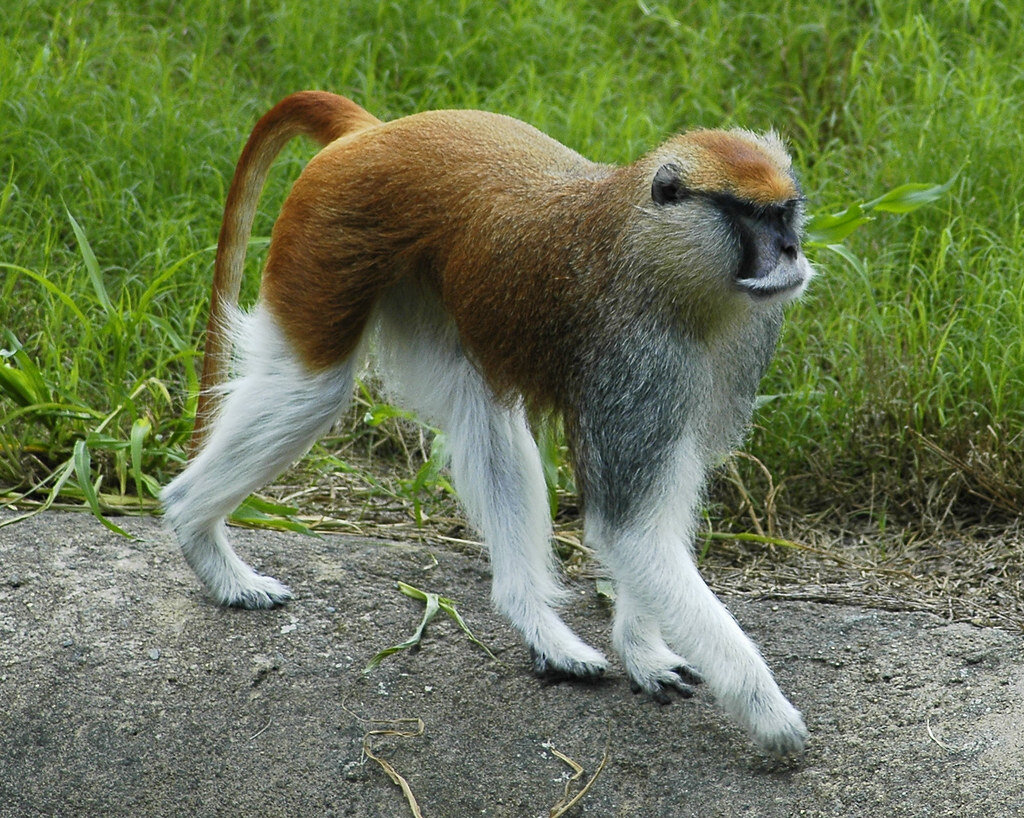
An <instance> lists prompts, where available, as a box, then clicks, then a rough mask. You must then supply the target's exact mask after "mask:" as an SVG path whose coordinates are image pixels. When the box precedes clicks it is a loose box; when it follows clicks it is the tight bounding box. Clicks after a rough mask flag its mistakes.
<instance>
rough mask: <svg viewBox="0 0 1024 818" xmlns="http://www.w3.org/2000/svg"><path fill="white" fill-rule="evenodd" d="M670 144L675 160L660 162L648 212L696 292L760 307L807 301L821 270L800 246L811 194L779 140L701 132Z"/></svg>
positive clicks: (654, 176) (744, 133) (651, 183)
mask: <svg viewBox="0 0 1024 818" xmlns="http://www.w3.org/2000/svg"><path fill="white" fill-rule="evenodd" d="M666 147H669V148H670V149H672V150H673V153H674V154H675V156H672V157H671V158H670V161H664V160H665V159H666V158H669V157H665V156H664V155H663V156H662V157H660V158H659V161H661V162H662V163H661V164H660V165H659V166H658V167H657V169H656V170H655V171H654V173H653V175H652V176H651V177H649V178H650V179H651V181H650V188H649V190H650V203H649V204H648V206H647V207H646V208H644V210H646V211H647V212H648V213H649V214H651V215H654V216H655V221H656V222H658V223H659V224H660V226H661V230H662V231H665V232H664V233H663V240H664V241H666V242H667V244H669V245H671V251H670V252H671V255H672V256H673V257H675V259H677V263H679V264H680V267H679V269H678V272H679V273H683V274H684V275H685V276H686V278H687V279H688V280H689V283H690V284H691V285H692V287H693V289H694V291H695V292H701V293H703V294H705V295H706V296H718V297H717V298H715V299H714V300H715V301H718V300H719V298H721V297H723V296H724V297H726V298H728V294H729V293H731V294H732V295H733V296H734V297H735V296H739V297H741V298H744V299H745V300H748V301H751V302H754V303H776V302H779V301H787V300H790V299H793V298H796V297H797V296H799V295H800V294H801V293H802V292H803V291H804V289H805V288H806V286H807V282H808V281H809V280H810V278H811V276H812V275H813V270H812V268H811V266H810V264H809V263H808V262H807V259H806V258H805V257H804V254H803V251H802V249H801V246H800V240H801V237H802V234H803V222H804V215H803V196H802V195H801V194H800V190H799V187H798V186H797V184H796V181H795V179H794V178H793V176H792V173H791V171H790V161H789V156H788V155H787V154H786V152H785V151H784V150H783V148H782V145H781V143H780V142H779V141H778V139H777V138H776V137H774V136H772V135H769V136H766V137H759V136H756V135H754V134H751V133H749V132H746V131H728V132H723V131H697V132H694V133H691V134H685V135H683V136H682V137H679V138H678V139H677V140H676V141H675V142H674V143H669V145H667V146H666ZM666 228H668V230H666ZM665 249H668V248H665ZM684 267H685V269H684Z"/></svg>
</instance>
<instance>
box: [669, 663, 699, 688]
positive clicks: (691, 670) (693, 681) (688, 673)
mask: <svg viewBox="0 0 1024 818" xmlns="http://www.w3.org/2000/svg"><path fill="white" fill-rule="evenodd" d="M672 672H673V673H674V674H676V676H678V677H679V678H680V679H682V680H683V681H684V682H685V683H686V684H688V685H699V684H700V683H701V682H703V681H704V677H703V676H701V675H700V672H699V671H698V670H697V668H695V667H691V666H690V665H680V666H679V667H674V668H672Z"/></svg>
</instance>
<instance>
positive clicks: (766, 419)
mask: <svg viewBox="0 0 1024 818" xmlns="http://www.w3.org/2000/svg"><path fill="white" fill-rule="evenodd" d="M748 5H749V4H742V3H726V2H712V3H701V4H686V5H685V9H683V8H681V6H680V4H673V3H660V4H659V3H655V2H650V1H649V0H643V1H642V2H638V0H605V2H600V3H592V4H584V3H573V2H568V0H565V1H564V2H559V1H558V0H549V1H547V2H545V1H544V0H537V2H525V0H511V1H510V2H506V3H501V4H480V3H468V2H461V3H460V2H451V3H441V2H437V3H399V2H366V1H365V0H355V1H354V2H337V0H331V2H323V1H322V0H310V2H306V3H302V4H298V3H292V4H283V3H280V2H275V3H269V2H258V0H252V1H251V2H241V3H212V2H210V0H186V1H185V2H175V3H171V2H166V1H165V2H130V3H129V2H127V0H123V2H113V1H112V0H91V1H90V2H86V0H70V2H60V3H58V2H34V1H33V0H28V2H23V3H20V4H14V6H12V8H11V9H9V10H8V11H7V12H6V13H5V14H4V15H3V16H2V17H0V37H2V40H3V42H4V43H5V46H4V48H3V49H0V122H2V127H0V330H2V332H3V335H2V337H0V347H2V348H3V349H4V350H5V351H4V353H3V358H2V359H0V360H2V361H3V365H2V367H0V485H3V486H7V487H9V488H10V489H11V490H12V491H14V492H20V491H26V490H29V489H31V488H33V487H34V486H37V485H38V484H40V483H41V481H45V480H47V479H48V480H49V482H46V483H45V484H43V485H41V486H39V487H37V488H36V491H35V494H36V496H46V492H48V491H50V490H51V489H52V488H53V487H54V486H55V485H56V484H57V483H58V482H61V481H62V482H61V491H60V492H59V493H58V494H59V497H61V498H64V499H68V500H70V501H72V502H80V503H84V504H89V505H93V504H95V505H96V506H97V507H104V508H109V507H126V506H127V507H131V506H133V505H134V504H136V503H137V502H141V501H136V500H131V499H125V497H126V495H135V494H138V495H140V496H141V498H143V500H146V499H151V498H152V495H153V490H154V488H155V486H156V485H157V484H158V483H160V482H162V481H163V480H165V479H166V478H167V477H168V475H170V474H172V473H173V472H174V471H175V470H176V469H177V467H178V466H177V464H178V462H179V461H180V458H181V452H182V446H183V443H184V441H185V438H186V434H187V431H188V428H189V425H190V424H189V421H188V420H187V419H185V420H183V419H182V416H183V415H185V416H187V415H188V413H189V412H190V411H191V409H192V405H191V403H190V402H189V401H188V400H187V398H186V396H187V394H188V393H189V390H190V389H191V388H192V387H194V384H195V376H194V374H193V373H194V367H195V365H196V350H197V348H198V339H199V334H200V331H201V326H202V322H203V320H204V315H205V302H206V299H207V297H208V296H207V289H208V281H209V274H210V267H211V264H212V259H213V253H212V245H213V243H214V241H215V239H216V235H217V230H218V224H219V218H220V212H221V208H222V205H223V200H224V195H225V190H226V185H227V182H228V180H229V178H230V174H231V171H232V167H233V163H234V161H235V159H236V158H237V156H238V153H239V151H240V149H241V146H242V143H243V141H244V139H245V137H246V135H247V133H248V131H249V129H250V128H251V126H252V124H253V123H254V122H255V119H256V118H257V117H258V115H259V114H260V113H262V112H263V111H264V110H265V109H267V108H268V107H269V106H270V105H272V104H273V103H274V102H275V101H276V100H278V99H279V98H280V97H282V96H284V95H286V94H287V93H289V92H291V91H294V90H298V89H301V88H313V87H317V88H325V89H329V90H334V91H338V92H340V93H344V94H347V95H349V96H351V97H352V98H354V99H355V100H357V101H358V102H360V103H361V104H363V105H365V106H366V107H367V108H368V109H369V110H370V111H372V112H374V113H375V114H377V115H379V116H381V117H383V118H391V117H397V116H401V115H405V114H408V113H412V112H414V111H417V110H422V109H426V108H438V107H446V106H447V107H479V108H486V109H490V110H494V111H499V112H502V113H507V114H511V115H513V116H517V117H520V118H522V119H525V120H527V121H529V122H531V123H533V124H535V125H537V126H538V127H540V128H541V129H543V130H545V131H547V132H549V133H550V134H552V135H553V136H554V137H556V138H557V139H559V140H561V141H563V142H565V143H566V144H568V145H570V146H572V147H574V148H576V149H578V150H580V151H581V152H583V153H584V154H586V155H588V156H590V157H592V158H594V159H598V160H603V161H615V162H622V161H628V160H630V159H632V158H634V157H635V156H636V155H637V154H639V153H641V152H642V151H644V150H646V149H647V148H649V147H651V146H653V145H654V144H656V143H657V142H658V141H660V140H661V139H663V138H664V137H665V136H666V135H668V134H670V133H672V132H674V131H677V130H681V129H684V128H688V127H693V126H720V125H742V126H745V127H750V128H754V129H765V128H768V127H775V128H776V129H778V130H779V131H781V132H782V133H783V134H784V135H785V136H786V138H787V139H788V140H789V142H790V143H791V146H792V149H793V152H794V155H795V157H796V161H797V165H798V167H799V168H800V169H801V173H802V179H803V184H804V187H805V191H806V193H807V195H808V197H809V199H810V202H811V209H812V211H813V212H815V213H821V214H826V213H835V212H840V211H842V210H844V209H845V208H846V207H847V206H848V205H849V204H850V203H852V202H857V201H864V200H869V199H872V198H874V197H875V196H878V195H880V194H881V193H884V192H885V191H888V190H890V189H892V188H894V187H897V186H899V185H901V184H903V183H906V182H928V183H942V182H946V181H947V180H950V179H955V181H954V183H953V186H952V188H951V189H950V191H949V193H948V195H947V196H946V197H945V198H944V199H942V200H940V201H939V202H937V203H934V204H932V205H930V206H929V207H927V208H925V209H922V210H919V211H917V212H915V213H912V214H909V215H907V216H902V217H900V216H893V215H879V217H878V218H877V219H876V220H874V221H872V222H870V223H868V224H866V225H864V226H862V227H861V228H860V229H859V230H858V231H857V232H856V233H854V234H853V235H852V236H851V237H850V238H849V239H848V240H847V241H846V247H847V250H848V253H849V254H850V255H851V256H852V257H853V258H854V259H855V261H854V262H853V263H851V262H849V261H847V260H844V259H843V258H842V257H840V256H839V255H837V254H835V253H832V252H829V251H827V250H819V251H817V252H816V253H815V255H816V259H817V263H818V266H819V269H820V272H821V275H820V277H819V279H818V280H817V281H816V282H815V284H814V285H813V288H812V292H811V294H810V296H809V297H808V298H807V299H806V301H805V302H803V303H801V304H799V305H797V306H796V307H795V308H794V309H793V310H792V311H791V315H790V322H789V325H788V329H787V331H786V333H785V337H784V340H783V347H782V350H781V352H780V355H779V357H778V359H777V362H776V364H775V366H774V367H773V369H772V371H771V373H770V375H769V377H768V378H767V380H766V382H765V383H764V385H763V389H764V392H765V393H766V394H769V395H776V396H778V397H776V398H775V399H774V400H772V401H770V402H768V403H767V404H766V405H765V406H764V408H763V409H762V410H761V411H760V412H759V414H758V418H757V422H758V428H757V429H756V430H755V433H754V435H753V438H752V440H751V442H750V444H749V446H748V450H749V451H751V452H753V453H754V454H756V455H757V457H758V458H760V459H761V460H762V461H763V462H764V463H765V464H767V465H768V466H769V468H770V472H771V474H772V475H773V478H774V481H775V483H776V484H782V485H783V489H782V491H781V493H780V494H779V495H778V502H779V503H780V504H781V506H782V507H784V508H785V509H787V510H789V511H793V512H815V511H821V510H825V509H834V510H835V511H837V512H839V513H842V514H858V513H860V514H865V515H870V516H871V517H873V518H876V519H877V520H884V519H886V517H887V516H895V515H899V516H903V517H910V518H914V519H919V520H925V521H930V520H934V519H946V520H955V519H963V518H965V517H974V516H976V515H978V514H979V513H984V512H987V511H992V510H993V509H994V510H996V511H1001V512H1003V513H1007V514H1013V513H1015V512H1016V510H1017V509H1019V508H1020V507H1021V504H1022V501H1024V455H1022V451H1024V439H1022V431H1021V430H1022V429H1024V275H1022V273H1021V271H1022V269H1024V241H1022V225H1021V222H1020V217H1019V213H1018V205H1017V203H1018V202H1020V201H1022V200H1024V190H1022V187H1024V172H1022V171H1021V170H1020V165H1021V157H1022V156H1024V136H1022V129H1021V128H1020V126H1019V121H1020V116H1021V110H1022V108H1024V105H1022V103H1024V71H1022V70H1021V68H1020V57H1019V55H1020V54H1021V53H1024V31H1022V27H1021V26H1020V25H1019V22H1018V21H1017V20H1016V19H1015V18H1016V16H1017V12H1016V11H1015V7H1014V6H1011V5H1008V4H1006V5H1004V4H1001V3H997V2H972V1H971V0H965V2H960V3H956V4H950V3H928V4H922V3H911V2H887V3H882V2H874V3H872V2H858V3H847V4H823V3H814V2H798V1H797V0H792V1H791V2H787V0H765V2H763V3H760V4H758V6H757V11H756V12H754V11H749V10H747V8H748ZM311 153H312V149H311V148H310V147H309V146H308V145H298V144H297V145H295V146H294V147H291V148H289V150H288V151H287V152H286V154H285V156H284V157H283V158H282V160H281V162H280V163H279V166H278V167H277V168H276V169H275V172H274V173H273V174H272V177H271V180H270V184H269V186H268V189H267V192H266V195H265V197H264V199H263V203H262V206H261V211H260V215H259V217H258V220H257V225H256V235H262V236H265V235H267V234H268V233H269V230H270V226H271V224H272V223H273V218H274V214H275V213H276V211H277V209H278V207H279V205H280V202H281V200H282V197H283V195H284V193H285V191H286V189H287V186H288V185H289V184H290V181H291V180H292V179H293V178H294V176H295V175H296V174H297V172H298V170H299V169H300V167H301V165H302V163H303V162H304V161H305V159H306V158H308V157H309V156H310V155H311ZM253 256H254V258H253V260H252V263H251V270H252V273H251V274H250V275H249V278H248V280H247V283H246V290H245V292H246V295H247V297H249V298H251V297H252V295H253V293H254V292H255V286H256V280H257V275H256V270H257V268H258V265H259V253H254V254H253ZM356 434H362V432H356ZM738 465H739V467H740V474H741V479H743V480H744V481H747V482H749V484H751V486H752V491H753V493H755V494H756V493H757V491H756V490H754V489H756V488H757V486H758V484H759V483H761V482H763V480H762V478H761V477H760V475H761V474H762V473H761V471H760V470H759V469H758V468H757V467H756V465H753V464H751V463H750V462H748V461H741V462H740V463H739V464H738ZM58 494H54V495H53V496H54V497H57V496H58ZM726 494H728V493H726ZM144 507H147V508H148V506H145V505H144Z"/></svg>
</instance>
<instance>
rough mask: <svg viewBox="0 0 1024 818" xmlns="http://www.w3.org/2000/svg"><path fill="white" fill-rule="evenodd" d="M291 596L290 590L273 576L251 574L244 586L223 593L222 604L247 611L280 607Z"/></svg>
mask: <svg viewBox="0 0 1024 818" xmlns="http://www.w3.org/2000/svg"><path fill="white" fill-rule="evenodd" d="M291 598H292V592H291V590H289V589H288V588H287V587H286V586H285V585H282V584H281V583H280V582H278V581H277V580H276V579H274V578H273V577H265V576H263V575H262V574H255V573H254V574H253V576H252V578H251V581H250V582H248V583H247V585H246V587H237V588H233V589H232V591H231V592H230V593H229V594H226V595H225V599H224V604H225V605H227V606H228V607H231V608H245V609H246V610H249V611H255V610H263V609H267V608H280V607H281V606H282V605H284V604H285V603H286V602H287V601H288V600H290V599H291Z"/></svg>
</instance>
